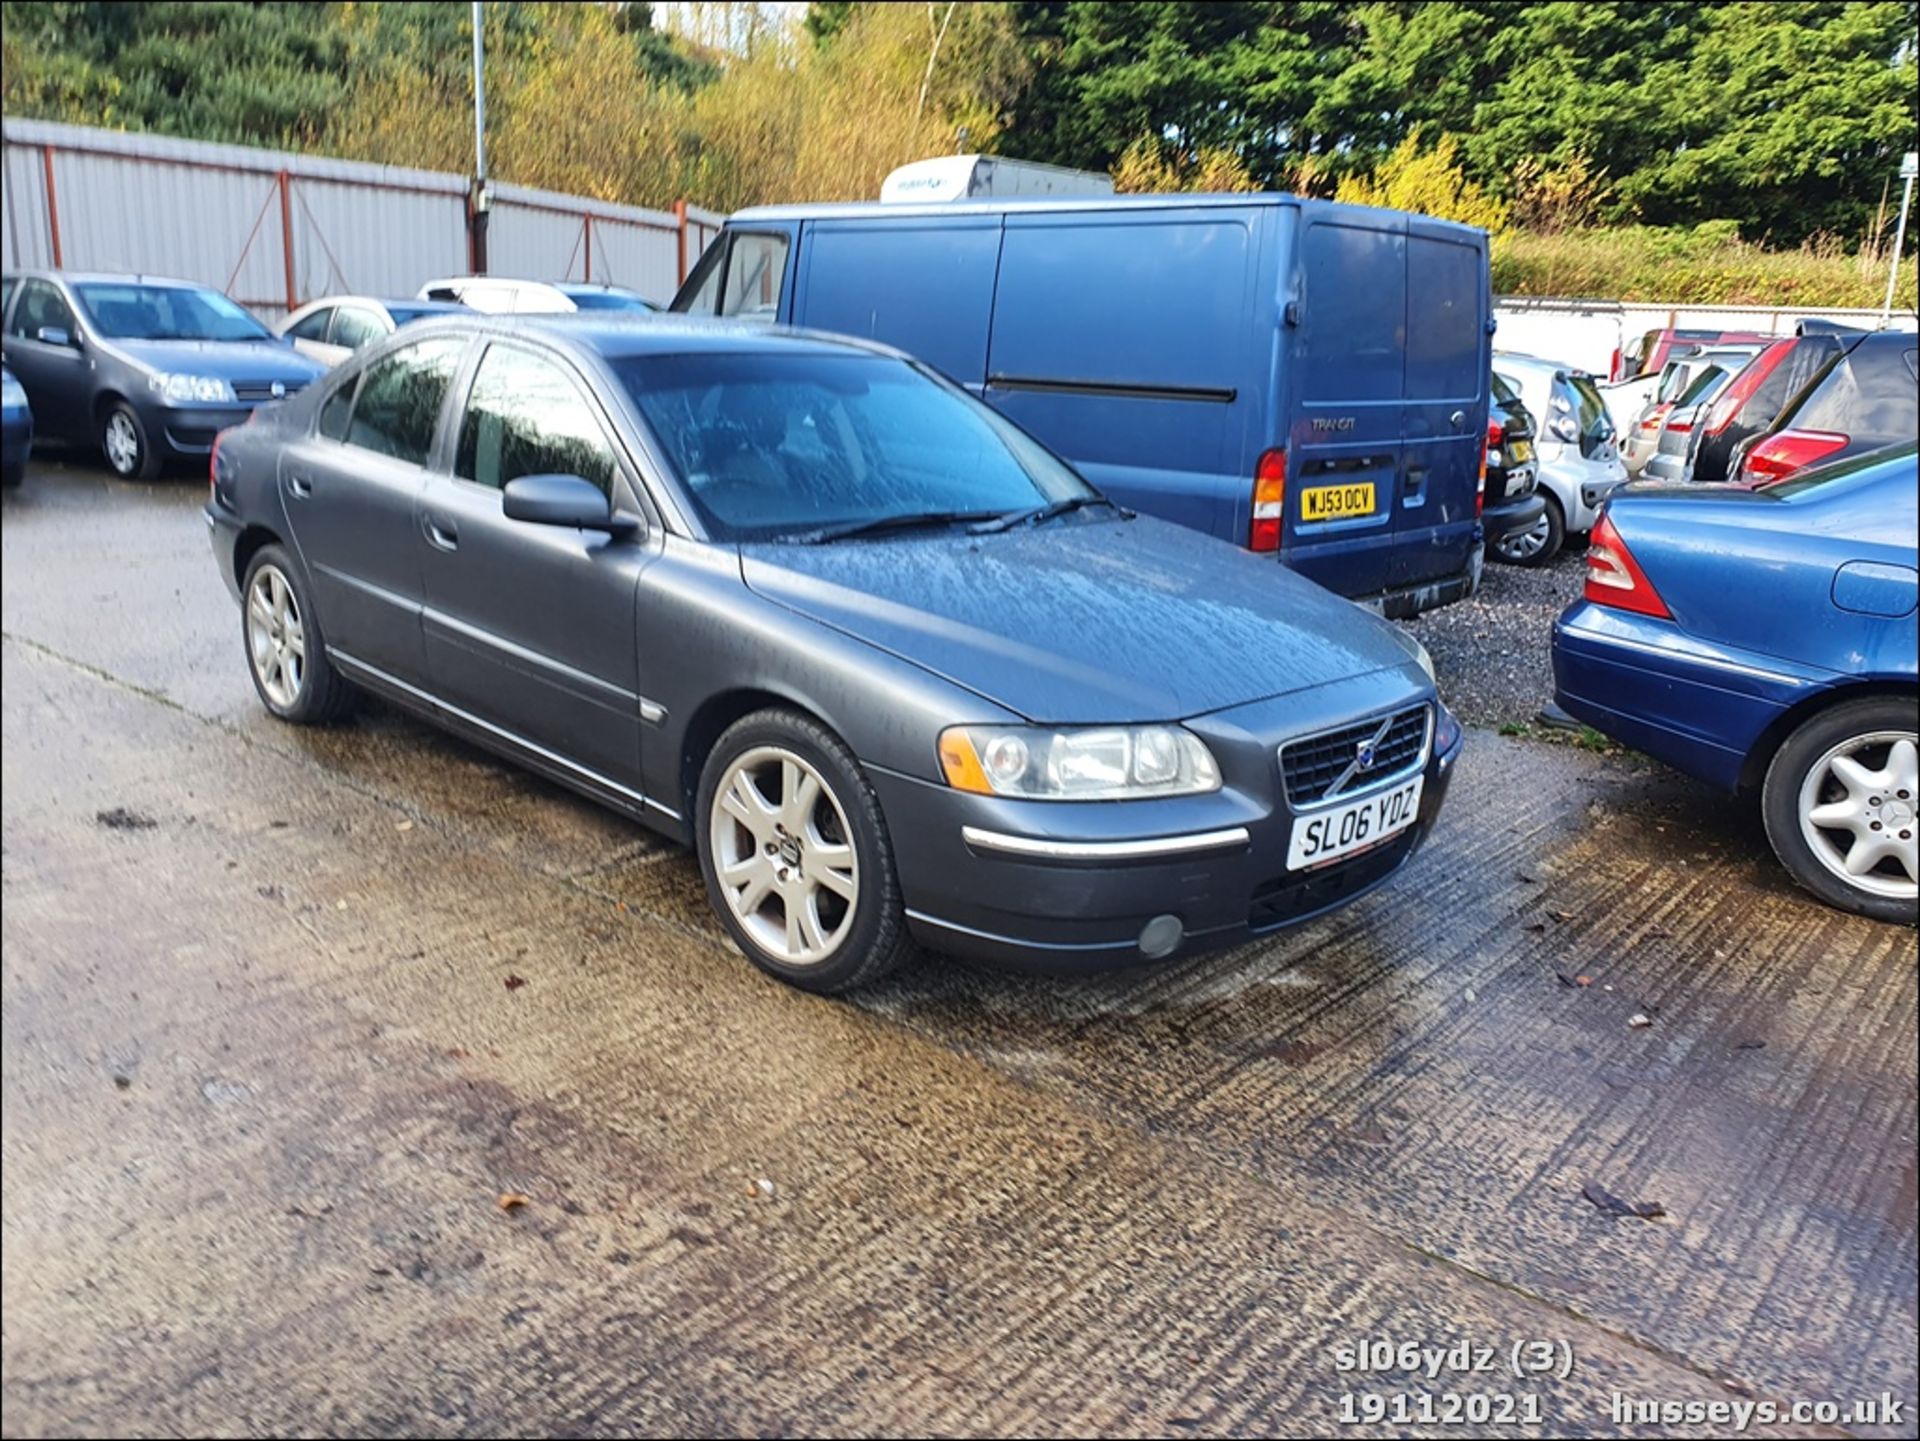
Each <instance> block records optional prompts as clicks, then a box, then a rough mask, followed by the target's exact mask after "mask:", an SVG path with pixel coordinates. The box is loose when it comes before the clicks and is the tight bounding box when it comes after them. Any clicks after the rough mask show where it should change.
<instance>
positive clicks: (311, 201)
mask: <svg viewBox="0 0 1920 1441" xmlns="http://www.w3.org/2000/svg"><path fill="white" fill-rule="evenodd" d="M0 138H3V139H4V167H3V168H0V181H4V189H3V191H0V199H3V200H4V210H5V215H4V217H0V253H3V254H4V257H5V262H6V265H7V267H8V268H9V269H11V268H13V267H15V266H36V265H37V266H64V267H66V268H68V269H72V270H132V271H146V272H149V273H151V274H156V275H172V276H179V277H181V278H183V279H187V280H196V281H199V282H201V283H203V284H206V285H211V286H214V287H216V288H218V289H220V290H224V291H226V292H227V293H228V294H230V295H232V296H233V297H234V299H236V300H239V301H242V302H243V303H245V304H246V305H248V306H251V307H252V308H253V309H255V310H257V311H259V312H260V313H261V314H262V315H265V316H267V317H269V318H274V317H278V316H280V315H284V314H285V313H286V312H287V311H289V310H292V309H294V308H295V307H296V306H299V305H301V304H303V303H304V302H306V301H308V300H311V299H313V298H314V297H316V296H320V295H329V294H337V293H342V292H351V293H357V294H362V295H378V296H407V295H412V294H413V293H414V292H415V291H417V290H418V289H419V288H420V286H421V285H422V284H423V283H424V282H426V281H428V280H431V279H433V278H435V277H437V276H442V275H464V274H466V273H468V272H469V271H471V270H472V269H473V263H472V256H471V254H470V252H469V247H468V229H467V180H466V177H465V176H461V175H448V174H443V173H441V172H439V171H433V170H406V169H401V168H399V167H395V166H387V165H366V164H362V163H360V162H358V161H348V160H329V159H326V158H324V157H320V156H310V155H294V154H290V153H287V152H283V151H275V150H255V149H252V148H250V147H247V146H241V145H210V144H206V143H204V142H201V141H197V140H176V139H173V138H171V137H168V136H164V135H146V134H138V133H133V132H128V131H120V130H96V129H93V128H91V127H87V126H80V125H59V124H54V123H52V122H50V121H44V120H15V119H7V120H5V121H4V122H0ZM491 189H492V195H493V206H492V216H491V219H490V221H489V224H488V230H487V249H488V259H489V264H488V267H487V268H488V270H489V271H490V272H491V273H493V274H495V275H514V276H524V277H528V278H532V279H539V280H593V281H600V282H604V283H607V284H612V285H623V286H626V287H627V288H629V289H631V290H636V291H638V292H639V293H640V294H642V295H645V296H647V297H648V298H649V299H652V300H657V301H661V302H665V301H666V300H668V299H670V298H671V297H672V295H673V292H674V290H675V289H676V288H677V287H678V285H679V283H680V281H681V279H682V278H683V277H684V276H685V274H686V271H687V268H688V267H689V266H690V265H692V264H693V262H694V261H695V260H697V259H698V258H699V256H700V252H701V250H702V249H703V248H704V247H705V246H706V243H707V241H708V240H710V239H712V237H713V236H714V234H715V233H716V232H717V231H718V229H719V227H720V223H721V220H722V219H723V218H724V217H722V216H719V215H716V214H714V213H713V212H711V211H706V210H700V209H698V208H696V207H693V206H688V205H676V206H675V207H674V209H673V210H672V211H665V210H642V209H640V208H638V207H635V206H631V205H610V204H606V203H604V202H601V201H597V200H588V199H585V198H583V197H581V196H578V195H562V194H558V193H556V192H554V191H548V190H531V189H528V188H526V187H525V186H520V185H494V186H493V187H491Z"/></svg>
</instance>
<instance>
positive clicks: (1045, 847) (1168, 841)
mask: <svg viewBox="0 0 1920 1441" xmlns="http://www.w3.org/2000/svg"><path fill="white" fill-rule="evenodd" d="M960 839H962V840H963V841H965V842H966V843H967V844H968V845H969V846H971V847H973V849H975V850H978V851H998V852H1000V853H1002V854H1004V855H1011V856H1021V857H1023V858H1025V859H1028V860H1040V861H1138V860H1151V859H1153V858H1155V857H1158V856H1185V855H1192V854H1193V853H1194V852H1196V851H1224V850H1234V849H1237V848H1238V847H1240V846H1244V845H1246V844H1247V842H1248V840H1249V839H1250V837H1249V836H1248V834H1247V828H1246V827H1245V826H1229V827H1227V828H1226V829H1224V830H1218V831H1197V832H1194V833H1192V834H1189V835H1184V836H1156V837H1153V838H1152V839H1148V840H1125V841H1050V840H1042V839H1040V838H1039V837H1036V836H1010V835H1007V834H1005V833H1004V832H1001V831H987V830H981V829H980V828H979V827H978V826H962V827H960Z"/></svg>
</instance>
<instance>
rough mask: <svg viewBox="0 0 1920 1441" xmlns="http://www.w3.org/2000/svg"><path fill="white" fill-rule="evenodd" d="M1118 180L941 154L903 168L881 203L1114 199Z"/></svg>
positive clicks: (983, 157)
mask: <svg viewBox="0 0 1920 1441" xmlns="http://www.w3.org/2000/svg"><path fill="white" fill-rule="evenodd" d="M1111 194H1113V179H1112V177H1111V176H1107V175H1102V174H1100V173H1099V172H1098V171H1093V170H1069V169H1067V168H1066V167H1064V166H1060V165H1042V164H1040V163H1039V162H1038V161H1033V160H1008V159H1006V158H1004V157H1003V156H998V155H936V156H934V157H933V158H932V159H930V160H916V161H914V162H913V163H912V164H911V165H902V166H901V167H900V168H899V169H898V170H896V171H894V172H893V173H892V174H891V175H889V176H888V177H887V178H886V180H885V181H883V182H882V183H881V186H880V199H881V201H882V202H883V203H887V204H893V203H897V202H902V201H913V200H969V199H973V198H975V197H980V196H1009V195H1111Z"/></svg>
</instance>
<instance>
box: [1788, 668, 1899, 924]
mask: <svg viewBox="0 0 1920 1441" xmlns="http://www.w3.org/2000/svg"><path fill="white" fill-rule="evenodd" d="M1917 756H1920V740H1917V738H1916V726H1915V705H1914V701H1913V700H1911V699H1902V698H1898V697H1893V696H1880V697H1874V698H1872V699H1868V700H1855V701H1844V702H1842V703H1841V704H1839V705H1835V706H1832V707H1829V708H1828V709H1826V710H1824V711H1821V712H1820V713H1819V714H1818V715H1815V716H1814V717H1812V718H1811V719H1810V720H1808V721H1806V722H1805V723H1804V724H1802V725H1801V726H1800V728H1799V729H1798V730H1796V731H1794V733H1793V734H1792V735H1790V736H1788V737H1787V739H1786V741H1785V743H1784V744H1782V745H1781V747H1780V749H1779V750H1778V751H1777V752H1775V753H1774V757H1773V760H1772V762H1771V763H1770V764H1769V765H1768V767H1767V775H1766V781H1765V784H1764V785H1763V787H1762V790H1761V802H1760V804H1761V813H1762V815H1763V817H1764V818H1765V822H1766V828H1767V839H1768V840H1769V841H1771V842H1772V843H1773V849H1774V853H1775V854H1776V855H1778V856H1779V857H1780V860H1781V863H1782V864H1783V865H1785V866H1786V868H1787V869H1788V870H1789V871H1790V872H1792V874H1793V878H1794V879H1795V880H1796V881H1798V882H1799V883H1800V885H1801V886H1802V887H1803V888H1804V889H1806V890H1808V891H1810V892H1812V893H1813V894H1814V895H1816V896H1818V897H1819V898H1820V899H1821V900H1823V901H1825V902H1827V904H1829V905H1832V906H1838V907H1839V908H1841V909H1842V910H1848V911H1853V912H1855V913H1857V914H1859V915H1863V916H1870V917H1872V918H1873V919H1874V920H1879V921H1893V922H1897V923H1904V924H1906V925H1912V924H1914V921H1915V907H1916V888H1915V884H1914V880H1913V875H1912V871H1911V869H1909V867H1911V866H1912V865H1913V864H1914V857H1915V854H1916V853H1915V849H1914V847H1915V843H1916V840H1920V778H1917V777H1916V757H1917ZM1860 846H1872V847H1876V848H1880V851H1881V853H1880V859H1879V860H1878V861H1877V862H1876V863H1874V864H1873V865H1871V866H1870V867H1869V868H1868V870H1867V873H1865V874H1860V875H1855V874H1852V873H1851V872H1850V871H1849V869H1848V865H1847V862H1848V860H1849V859H1850V858H1851V857H1853V856H1854V854H1855V848H1856V847H1860ZM1874 854H1875V852H1874V851H1871V850H1870V851H1865V852H1861V855H1862V856H1863V857H1870V856H1873V855H1874ZM1903 855H1904V860H1903Z"/></svg>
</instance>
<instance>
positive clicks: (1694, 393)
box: [1673, 365, 1727, 410]
mask: <svg viewBox="0 0 1920 1441" xmlns="http://www.w3.org/2000/svg"><path fill="white" fill-rule="evenodd" d="M1726 383H1727V372H1726V371H1724V370H1722V369H1721V368H1720V367H1719V366H1717V365H1709V366H1707V367H1706V368H1705V369H1704V370H1702V371H1700V372H1699V374H1697V375H1695V376H1694V377H1693V379H1692V380H1690V381H1688V382H1687V388H1686V389H1685V390H1683V391H1681V392H1680V398H1679V399H1678V400H1676V401H1674V403H1673V408H1674V409H1675V410H1685V409H1686V408H1687V407H1688V406H1689V405H1704V404H1705V403H1706V402H1707V401H1709V400H1712V399H1713V398H1714V396H1716V395H1718V394H1719V393H1720V387H1721V386H1723V385H1725V384H1726Z"/></svg>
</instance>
